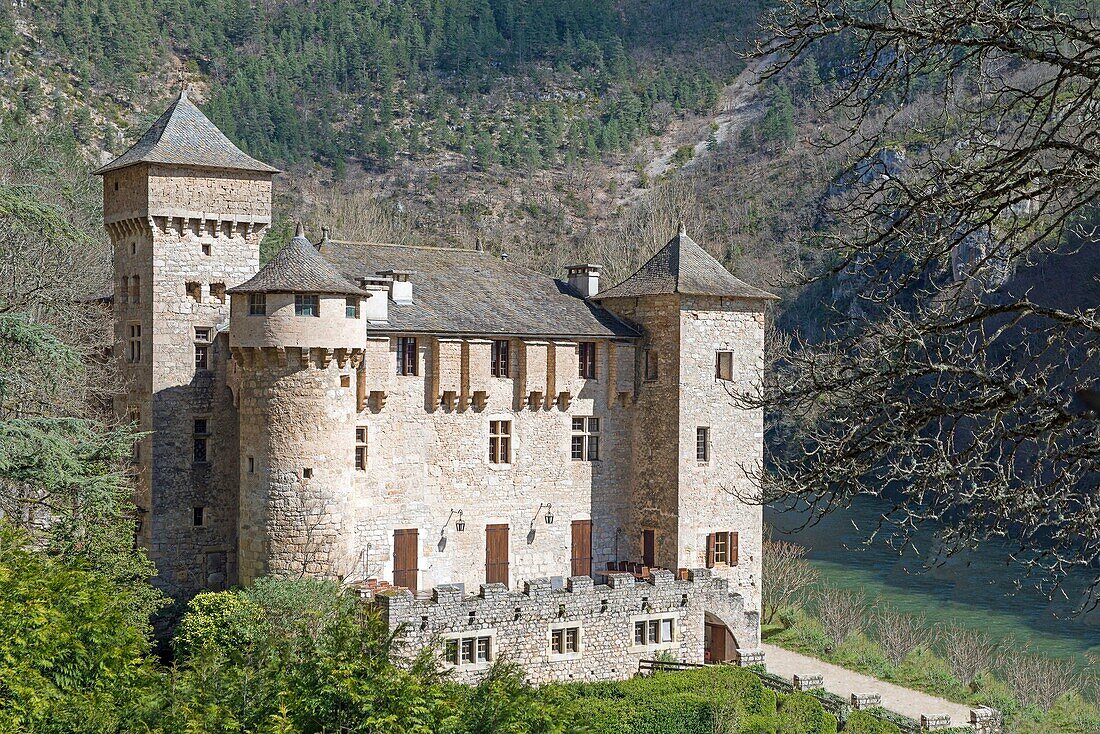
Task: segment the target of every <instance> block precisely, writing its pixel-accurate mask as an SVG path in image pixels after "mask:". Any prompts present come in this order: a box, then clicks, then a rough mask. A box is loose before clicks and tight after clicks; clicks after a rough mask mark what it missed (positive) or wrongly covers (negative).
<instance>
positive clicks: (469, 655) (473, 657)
mask: <svg viewBox="0 0 1100 734" xmlns="http://www.w3.org/2000/svg"><path fill="white" fill-rule="evenodd" d="M443 658H444V659H445V660H446V661H447V662H448V663H450V664H451V665H476V664H478V663H488V662H490V661H491V660H492V659H493V638H492V637H490V636H488V635H481V636H477V637H456V638H454V639H451V640H447V642H446V643H445V645H444V648H443Z"/></svg>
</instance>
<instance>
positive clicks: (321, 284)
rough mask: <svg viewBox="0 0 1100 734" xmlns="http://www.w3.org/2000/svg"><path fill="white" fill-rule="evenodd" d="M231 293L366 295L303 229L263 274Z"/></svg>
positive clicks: (254, 276)
mask: <svg viewBox="0 0 1100 734" xmlns="http://www.w3.org/2000/svg"><path fill="white" fill-rule="evenodd" d="M228 293H337V294H341V293H342V294H344V295H349V296H362V295H366V291H364V290H362V289H361V288H359V287H357V286H356V285H355V284H353V283H352V282H351V281H349V280H348V279H347V278H345V277H344V276H343V275H341V274H340V271H338V270H337V269H336V268H334V267H332V265H330V264H329V263H328V261H326V260H325V258H323V257H321V253H319V252H317V248H316V247H314V246H313V244H312V243H311V242H310V241H309V240H307V239H306V238H305V236H304V235H303V234H302V231H301V227H300V226H299V228H298V233H297V234H296V235H295V237H294V239H292V240H291V241H290V242H288V243H287V244H286V246H284V247H283V249H281V250H279V251H278V252H277V253H276V254H275V257H273V258H272V259H271V262H269V263H268V264H267V265H264V266H263V267H262V268H260V272H258V273H256V274H255V275H253V276H252V277H251V278H249V279H248V280H246V281H245V282H244V283H241V284H240V285H239V286H236V287H235V288H230V289H229V290H228Z"/></svg>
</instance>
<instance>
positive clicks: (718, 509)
mask: <svg viewBox="0 0 1100 734" xmlns="http://www.w3.org/2000/svg"><path fill="white" fill-rule="evenodd" d="M774 299H775V296H773V295H771V294H770V293H766V292H764V291H761V290H759V289H757V288H753V287H752V286H750V285H748V284H747V283H744V282H742V281H740V280H738V279H737V278H735V277H734V276H733V275H731V274H730V273H729V272H728V271H727V270H726V269H725V268H723V267H722V265H721V263H719V262H718V261H717V260H715V259H714V258H713V257H712V256H711V255H710V254H709V253H707V252H706V251H705V250H704V249H703V248H702V247H700V246H699V245H698V244H697V243H696V242H695V241H694V240H692V239H691V238H690V237H688V236H687V234H686V233H684V232H683V231H681V232H680V233H679V234H677V235H676V236H675V237H673V238H672V239H671V240H670V241H669V242H668V244H666V245H665V246H664V247H663V248H661V249H660V250H659V251H658V252H657V253H656V254H655V255H654V256H653V257H652V258H651V259H650V260H649V261H648V262H646V264H645V265H643V266H642V267H641V268H640V269H639V270H638V272H636V273H634V274H633V275H631V276H630V277H629V278H627V279H626V280H625V281H623V282H622V283H619V284H618V285H616V286H614V287H613V288H609V289H607V290H605V291H602V292H600V293H599V294H598V295H596V296H595V298H594V300H596V301H598V302H599V303H600V305H601V306H603V307H604V308H606V309H608V310H609V311H611V312H612V313H614V314H616V315H617V316H620V317H621V318H623V319H625V320H627V321H628V322H629V323H631V324H632V325H634V326H635V328H637V329H638V330H639V331H640V332H642V334H643V339H642V343H641V345H640V348H639V350H638V353H639V356H638V374H639V375H640V376H641V380H640V382H639V383H638V384H639V387H638V388H637V390H636V394H635V408H636V412H637V417H636V419H635V421H634V437H633V446H632V450H633V453H632V456H633V462H632V467H631V468H632V480H631V494H632V497H631V500H632V505H633V507H632V519H631V523H630V525H631V527H630V528H629V530H628V531H627V532H628V534H629V535H631V536H633V537H634V538H635V540H634V541H633V543H634V544H636V549H637V552H638V553H639V554H640V556H641V557H642V558H643V559H644V561H645V562H646V563H647V564H649V565H653V564H655V565H657V566H663V567H666V568H699V567H708V568H712V569H714V573H716V574H717V575H719V576H722V577H725V578H726V579H728V581H729V583H730V587H731V590H732V591H736V592H737V593H738V594H740V595H741V596H742V597H743V598H744V599H745V608H746V609H748V610H754V611H759V609H760V568H761V559H760V548H761V542H762V538H761V527H762V526H761V523H762V508H761V506H760V504H759V503H756V502H754V501H753V498H754V497H755V496H756V494H757V490H756V488H755V486H754V483H753V481H752V479H751V478H750V477H749V475H748V474H747V473H746V471H745V469H746V468H748V469H753V468H756V467H757V466H759V465H760V464H761V462H762V461H763V453H764V438H763V436H764V433H763V431H764V425H763V422H764V421H763V413H762V412H761V411H746V410H741V409H739V408H737V407H736V405H735V403H734V399H733V397H732V393H735V392H737V391H745V390H747V389H748V388H749V387H750V386H751V385H752V384H753V383H754V382H755V381H757V380H759V379H760V373H761V370H762V368H763V351H764V350H763V347H764V309H765V306H766V304H767V303H768V301H771V300H774ZM642 416H644V418H642ZM750 636H751V635H750ZM744 642H745V640H740V641H738V644H743V643H744Z"/></svg>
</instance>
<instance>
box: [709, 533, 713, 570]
mask: <svg viewBox="0 0 1100 734" xmlns="http://www.w3.org/2000/svg"><path fill="white" fill-rule="evenodd" d="M707 568H714V533H710V534H709V535H707Z"/></svg>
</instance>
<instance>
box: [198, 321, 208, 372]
mask: <svg viewBox="0 0 1100 734" xmlns="http://www.w3.org/2000/svg"><path fill="white" fill-rule="evenodd" d="M209 369H210V328H209V327H205V326H204V327H196V328H195V371H196V372H205V371H207V370H209Z"/></svg>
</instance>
